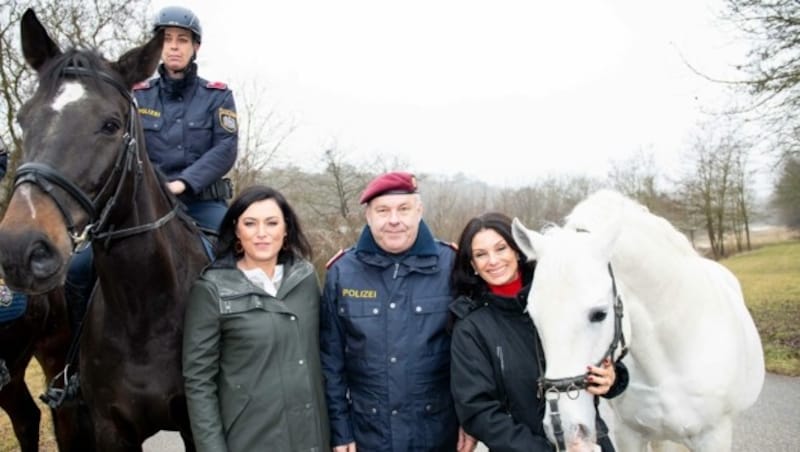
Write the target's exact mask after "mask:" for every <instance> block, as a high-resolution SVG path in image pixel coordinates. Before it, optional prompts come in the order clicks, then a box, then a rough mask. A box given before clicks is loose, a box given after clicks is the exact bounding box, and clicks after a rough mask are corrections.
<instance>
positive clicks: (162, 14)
mask: <svg viewBox="0 0 800 452" xmlns="http://www.w3.org/2000/svg"><path fill="white" fill-rule="evenodd" d="M163 27H178V28H185V29H187V30H189V31H191V32H192V36H193V37H194V40H195V41H197V43H198V44H200V40H201V39H202V37H203V29H202V28H201V27H200V19H198V18H197V16H195V15H194V13H193V12H192V11H191V10H189V9H187V8H184V7H181V6H167V7H165V8H162V9H161V11H159V12H158V15H157V16H156V22H155V24H153V32H156V31H158V30H159V29H161V28H163Z"/></svg>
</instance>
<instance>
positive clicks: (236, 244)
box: [233, 239, 244, 254]
mask: <svg viewBox="0 0 800 452" xmlns="http://www.w3.org/2000/svg"><path fill="white" fill-rule="evenodd" d="M233 251H234V252H236V254H242V253H244V247H243V246H242V242H240V241H239V239H236V241H235V242H233Z"/></svg>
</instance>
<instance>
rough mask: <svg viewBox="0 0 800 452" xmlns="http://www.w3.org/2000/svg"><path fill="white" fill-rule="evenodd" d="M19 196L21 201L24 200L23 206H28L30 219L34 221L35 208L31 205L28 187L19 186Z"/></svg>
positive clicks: (31, 200) (29, 188)
mask: <svg viewBox="0 0 800 452" xmlns="http://www.w3.org/2000/svg"><path fill="white" fill-rule="evenodd" d="M18 193H19V195H20V196H22V199H24V200H25V204H27V205H28V209H29V210H30V211H31V219H33V220H35V219H36V206H34V204H33V199H31V187H30V186H28V185H20V187H19V191H18Z"/></svg>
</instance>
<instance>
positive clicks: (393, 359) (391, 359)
mask: <svg viewBox="0 0 800 452" xmlns="http://www.w3.org/2000/svg"><path fill="white" fill-rule="evenodd" d="M389 362H392V363H396V362H397V358H395V357H394V356H392V357H391V358H389Z"/></svg>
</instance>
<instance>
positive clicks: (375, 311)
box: [372, 308, 380, 315]
mask: <svg viewBox="0 0 800 452" xmlns="http://www.w3.org/2000/svg"><path fill="white" fill-rule="evenodd" d="M378 312H380V311H378V308H375V309H373V310H372V313H373V314H375V315H377V314H378Z"/></svg>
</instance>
